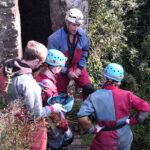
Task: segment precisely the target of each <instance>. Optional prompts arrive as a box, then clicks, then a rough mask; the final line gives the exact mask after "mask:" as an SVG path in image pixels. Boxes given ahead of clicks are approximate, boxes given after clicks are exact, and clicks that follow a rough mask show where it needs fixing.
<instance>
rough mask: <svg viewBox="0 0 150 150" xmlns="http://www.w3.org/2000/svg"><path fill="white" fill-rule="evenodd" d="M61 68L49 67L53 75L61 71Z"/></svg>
mask: <svg viewBox="0 0 150 150" xmlns="http://www.w3.org/2000/svg"><path fill="white" fill-rule="evenodd" d="M61 69H62V67H61V66H57V67H51V70H52V72H53V73H54V74H59V73H60V71H61Z"/></svg>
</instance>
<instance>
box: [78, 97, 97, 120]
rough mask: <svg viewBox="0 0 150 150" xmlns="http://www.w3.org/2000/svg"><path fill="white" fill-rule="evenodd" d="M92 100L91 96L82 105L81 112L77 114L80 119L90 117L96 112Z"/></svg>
mask: <svg viewBox="0 0 150 150" xmlns="http://www.w3.org/2000/svg"><path fill="white" fill-rule="evenodd" d="M91 99H92V96H91V95H89V96H88V98H87V99H86V100H85V101H84V102H83V103H82V105H81V107H80V109H79V112H78V113H77V116H78V118H81V117H84V116H90V115H91V114H93V113H94V112H95V109H94V107H93V104H92V101H91Z"/></svg>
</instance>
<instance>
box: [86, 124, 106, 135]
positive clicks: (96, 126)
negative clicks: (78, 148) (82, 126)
mask: <svg viewBox="0 0 150 150" xmlns="http://www.w3.org/2000/svg"><path fill="white" fill-rule="evenodd" d="M103 128H104V127H101V126H99V125H98V124H96V125H95V126H94V127H91V128H90V129H89V130H88V132H89V133H90V134H92V133H94V134H97V133H98V132H100V131H101V130H102V129H103Z"/></svg>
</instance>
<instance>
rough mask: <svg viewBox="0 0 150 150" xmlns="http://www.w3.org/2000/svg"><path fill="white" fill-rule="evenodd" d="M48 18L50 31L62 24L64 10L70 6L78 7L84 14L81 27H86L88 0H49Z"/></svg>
mask: <svg viewBox="0 0 150 150" xmlns="http://www.w3.org/2000/svg"><path fill="white" fill-rule="evenodd" d="M49 6H50V19H51V24H52V26H51V29H52V31H55V30H57V29H58V28H60V27H62V26H63V25H64V18H65V15H66V11H67V10H69V9H70V8H78V9H80V10H81V11H82V12H83V14H84V24H83V27H84V28H85V29H86V28H87V26H88V1H87V0H50V1H49Z"/></svg>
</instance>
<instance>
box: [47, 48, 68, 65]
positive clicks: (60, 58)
mask: <svg viewBox="0 0 150 150" xmlns="http://www.w3.org/2000/svg"><path fill="white" fill-rule="evenodd" d="M66 61H67V57H65V55H64V54H63V53H62V52H61V51H59V50H57V49H49V50H48V55H47V58H46V63H47V64H49V65H51V66H62V67H63V66H65V63H66Z"/></svg>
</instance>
